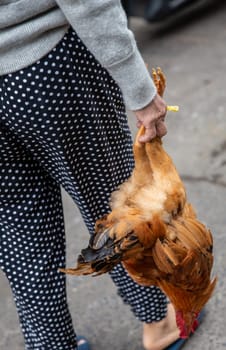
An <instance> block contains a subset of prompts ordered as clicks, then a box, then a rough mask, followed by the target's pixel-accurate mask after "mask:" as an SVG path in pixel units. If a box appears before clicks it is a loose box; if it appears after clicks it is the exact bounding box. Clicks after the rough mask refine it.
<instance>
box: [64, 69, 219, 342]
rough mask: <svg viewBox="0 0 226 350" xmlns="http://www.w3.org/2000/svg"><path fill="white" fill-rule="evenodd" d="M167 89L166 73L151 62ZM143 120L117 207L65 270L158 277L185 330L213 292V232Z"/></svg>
mask: <svg viewBox="0 0 226 350" xmlns="http://www.w3.org/2000/svg"><path fill="white" fill-rule="evenodd" d="M153 78H154V82H155V84H156V87H157V91H158V93H159V94H160V95H161V96H162V95H163V92H164V89H165V77H164V75H163V73H162V71H161V70H160V69H158V70H157V71H155V70H153ZM143 133H144V128H143V127H141V128H140V129H139V131H138V134H137V137H136V139H135V142H134V159H135V168H134V170H133V173H132V175H131V177H130V178H129V179H128V181H126V182H125V183H123V184H122V185H121V186H120V187H119V188H118V189H117V190H116V191H115V192H113V194H112V196H111V203H110V204H111V212H110V213H109V214H106V215H105V216H103V217H102V218H100V219H99V220H98V221H97V222H96V226H95V234H94V236H93V237H91V239H90V242H89V246H88V247H87V248H86V249H83V250H82V251H81V254H80V255H79V257H78V261H77V267H76V268H71V269H64V270H61V271H63V272H65V273H69V274H73V275H87V274H93V275H100V274H102V273H105V272H108V271H110V270H111V269H112V268H113V267H114V266H115V265H116V264H118V263H119V262H122V263H123V265H124V267H125V268H126V270H127V271H128V273H129V275H130V276H131V277H132V278H133V279H134V280H135V281H136V282H137V283H139V284H141V285H145V286H150V285H155V286H158V287H159V288H161V289H162V291H163V292H164V293H165V294H166V295H167V296H168V298H169V299H170V301H171V302H172V304H173V305H174V308H175V311H176V321H177V325H178V327H179V329H180V336H181V337H182V338H186V337H188V336H189V334H190V333H191V332H193V331H194V330H195V328H196V326H197V316H198V314H199V312H200V311H201V310H202V308H203V307H204V305H205V304H206V302H207V301H208V300H209V298H210V296H211V294H212V292H213V290H214V287H215V284H216V278H214V279H213V280H211V270H212V265H213V254H212V248H213V240H212V234H211V232H210V230H208V229H207V228H206V227H205V226H204V225H203V224H202V223H201V222H199V221H198V219H197V217H196V214H195V211H194V209H193V207H192V205H191V204H189V203H188V202H187V198H186V191H185V187H184V184H183V182H182V180H181V178H180V176H179V175H178V172H177V170H176V168H175V166H174V164H173V162H172V159H171V158H170V157H169V155H168V154H167V153H166V151H165V150H164V148H163V146H162V141H161V139H160V138H159V137H156V138H155V139H153V140H152V141H150V142H148V143H145V144H141V143H140V142H139V141H138V140H139V137H140V135H142V134H143Z"/></svg>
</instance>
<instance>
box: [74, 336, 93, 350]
mask: <svg viewBox="0 0 226 350" xmlns="http://www.w3.org/2000/svg"><path fill="white" fill-rule="evenodd" d="M76 340H77V348H78V350H91V347H90V345H89V342H88V340H87V339H86V338H85V337H83V336H82V335H78V336H77V337H76Z"/></svg>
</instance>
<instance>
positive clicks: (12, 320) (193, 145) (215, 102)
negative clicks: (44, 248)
mask: <svg viewBox="0 0 226 350" xmlns="http://www.w3.org/2000/svg"><path fill="white" fill-rule="evenodd" d="M225 23H226V5H225V4H223V5H222V6H220V7H218V8H216V9H212V10H210V11H208V12H205V13H200V14H199V15H197V16H192V18H190V19H189V20H185V19H183V20H180V21H179V22H178V23H177V24H174V25H173V26H172V25H167V26H165V27H164V28H159V27H158V26H156V25H155V26H153V25H150V24H147V23H145V22H144V21H143V20H141V19H132V20H131V28H132V29H133V30H134V33H135V35H136V38H137V41H138V44H139V47H140V49H141V52H142V54H143V56H144V58H145V61H146V62H147V63H148V65H149V67H153V66H160V67H162V69H163V70H164V71H165V73H166V76H167V83H168V84H167V91H166V94H165V99H166V101H167V103H168V104H179V105H180V112H179V113H178V114H172V113H171V114H170V113H169V115H168V119H167V124H168V135H167V136H166V137H165V138H164V144H165V148H166V149H167V151H168V153H169V154H170V155H171V156H172V158H173V159H174V162H175V164H176V166H177V168H178V170H179V173H180V174H181V176H182V177H183V179H184V181H185V185H186V188H187V193H188V197H189V199H190V201H191V202H192V203H193V205H194V206H195V207H196V209H197V212H198V216H199V218H200V219H201V220H202V221H203V222H204V223H206V224H207V225H208V226H209V227H210V229H211V230H212V233H213V236H214V251H215V263H214V274H217V275H218V279H219V281H218V285H217V288H216V290H215V293H214V295H213V297H212V299H211V300H210V302H209V303H208V305H207V307H206V310H207V314H206V317H205V320H204V321H203V323H202V325H201V327H200V328H199V329H198V330H197V332H196V334H195V335H194V336H193V337H192V338H191V339H190V340H189V341H188V342H187V343H186V345H185V346H184V349H185V350H186V349H193V348H194V349H196V350H203V349H206V350H212V349H216V350H224V349H226V332H225V323H224V321H225V314H226V254H225V249H226V234H225V230H226V93H225V79H226V78H225V77H226V26H225ZM128 118H129V121H130V125H131V129H132V131H133V133H135V130H136V128H135V118H134V116H133V115H132V114H131V113H129V114H128ZM63 197H64V207H65V223H66V230H67V240H68V242H67V243H68V249H67V253H68V266H72V265H74V263H75V260H76V256H77V253H78V252H79V250H80V248H82V247H85V246H86V245H87V241H88V234H87V232H86V229H85V227H84V224H83V223H82V220H81V217H80V215H79V213H78V210H77V208H76V207H75V205H74V204H73V203H72V201H71V199H70V198H69V197H68V196H67V195H66V194H65V193H63ZM68 298H69V304H70V309H71V313H72V316H73V321H74V325H75V327H76V330H77V332H78V333H79V334H84V335H86V336H87V337H88V338H89V339H90V341H91V344H92V348H93V350H106V349H108V350H113V349H114V350H115V349H118V350H127V349H128V350H138V349H140V350H141V349H142V343H141V324H140V323H139V322H138V321H137V320H136V319H135V318H134V317H133V315H132V314H131V312H130V310H129V308H128V307H127V306H125V305H123V304H122V302H121V300H120V299H119V297H118V296H117V295H116V290H115V287H114V286H113V284H112V282H111V280H110V278H109V277H108V276H101V277H98V278H91V277H79V278H71V277H69V278H68ZM0 349H1V350H22V349H24V344H23V338H22V336H21V333H20V329H19V323H18V318H17V314H16V310H15V306H14V302H13V300H12V296H11V292H10V289H9V287H8V283H7V281H6V278H5V277H4V275H3V274H2V273H0Z"/></svg>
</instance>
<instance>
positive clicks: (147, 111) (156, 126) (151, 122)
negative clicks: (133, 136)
mask: <svg viewBox="0 0 226 350" xmlns="http://www.w3.org/2000/svg"><path fill="white" fill-rule="evenodd" d="M166 111H167V106H166V103H165V101H164V100H163V99H162V97H161V96H160V95H158V94H157V95H156V96H155V97H154V99H153V100H152V101H151V102H150V103H149V104H148V105H147V106H146V107H144V108H142V109H140V110H137V111H134V113H135V115H136V118H137V127H138V128H139V127H141V125H143V126H144V127H145V133H144V135H142V136H140V138H139V142H142V143H145V142H148V141H151V140H152V139H153V138H154V137H155V136H159V137H162V136H164V135H166V133H167V128H166V125H165V116H166Z"/></svg>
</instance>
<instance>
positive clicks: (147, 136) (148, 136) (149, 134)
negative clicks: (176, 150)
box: [139, 126, 157, 143]
mask: <svg viewBox="0 0 226 350" xmlns="http://www.w3.org/2000/svg"><path fill="white" fill-rule="evenodd" d="M156 135H157V130H156V127H155V126H153V127H152V128H149V129H145V133H144V135H142V136H141V137H140V138H139V142H142V143H145V142H149V141H151V140H152V139H154V138H155V136H156Z"/></svg>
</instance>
